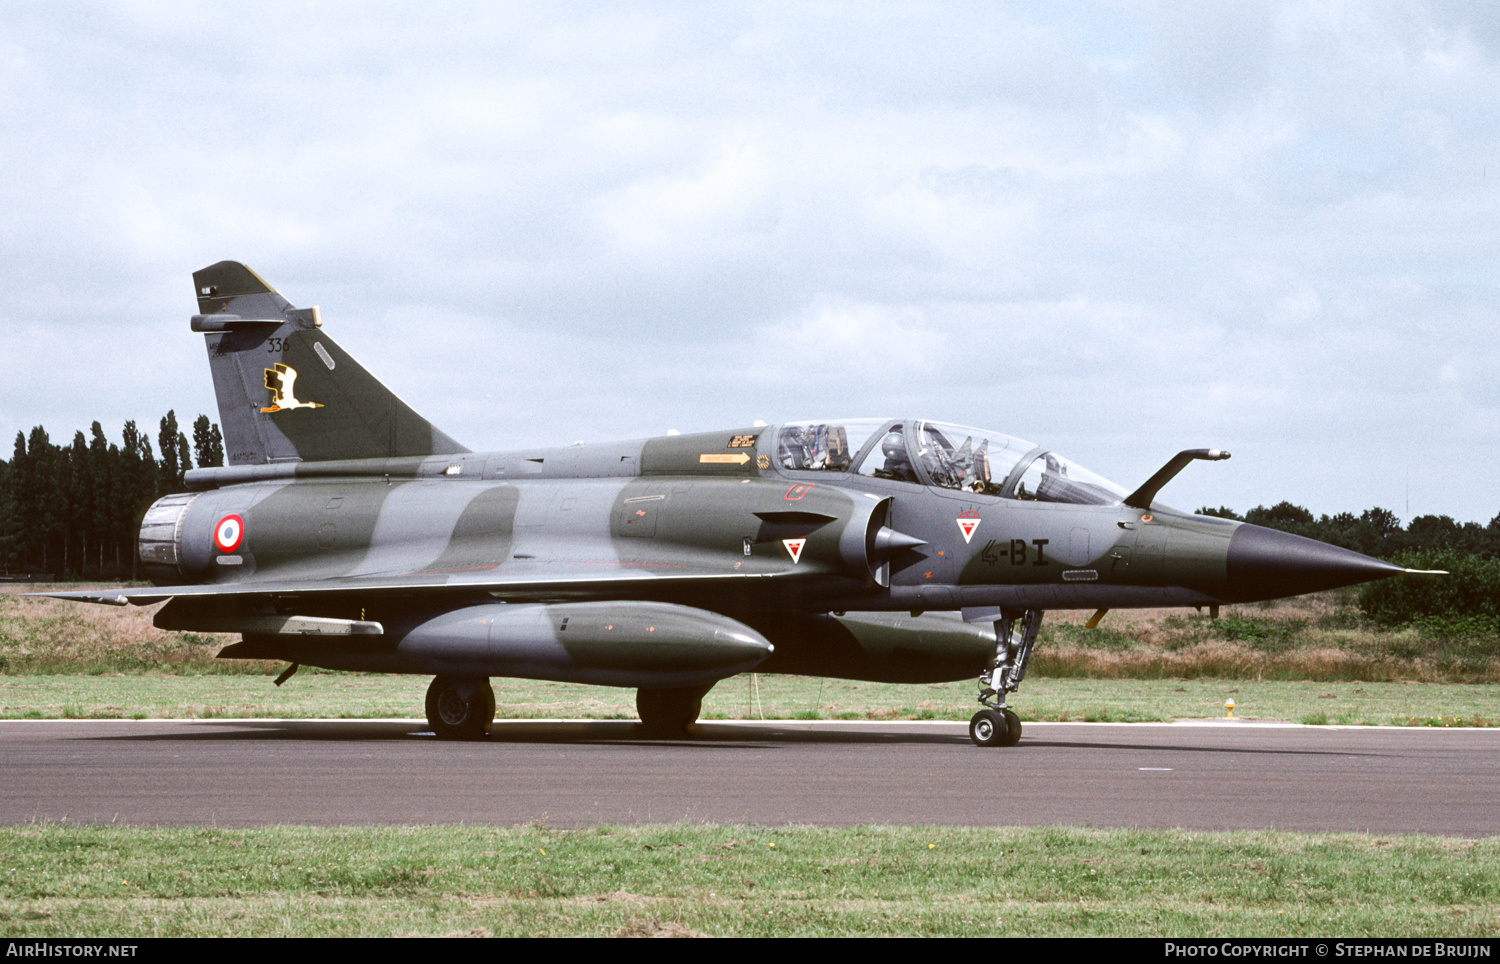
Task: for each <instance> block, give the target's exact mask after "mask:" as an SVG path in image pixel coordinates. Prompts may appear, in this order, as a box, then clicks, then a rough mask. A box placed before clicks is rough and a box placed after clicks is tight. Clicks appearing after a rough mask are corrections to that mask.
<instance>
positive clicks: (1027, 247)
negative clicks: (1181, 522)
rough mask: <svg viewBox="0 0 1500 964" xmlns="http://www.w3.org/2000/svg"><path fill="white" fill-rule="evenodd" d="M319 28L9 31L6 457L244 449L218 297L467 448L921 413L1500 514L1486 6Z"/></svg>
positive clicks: (576, 9)
mask: <svg viewBox="0 0 1500 964" xmlns="http://www.w3.org/2000/svg"><path fill="white" fill-rule="evenodd" d="M306 6H307V5H304V4H289V5H285V6H279V5H275V4H252V5H245V4H233V5H230V4H204V5H192V4H179V3H171V4H166V3H133V4H132V3H123V2H112V3H101V4H67V3H46V4H25V3H18V4H5V5H4V6H3V7H0V112H3V113H0V325H3V340H0V345H3V347H0V357H3V359H4V362H5V364H4V370H5V374H6V377H5V378H4V379H3V380H0V432H3V433H4V439H5V441H4V448H5V450H4V452H3V457H6V458H8V457H9V454H10V443H9V440H10V439H13V438H14V435H15V433H16V432H17V431H29V429H30V428H31V426H33V425H36V424H42V425H45V426H46V428H47V429H48V430H49V431H50V433H51V434H52V438H53V440H54V441H58V442H63V443H67V442H68V441H69V440H70V439H71V437H72V434H73V432H74V431H75V430H76V429H80V428H82V429H85V430H86V429H87V427H88V424H89V422H90V421H92V420H94V419H99V420H100V421H101V422H102V423H103V424H104V427H105V429H106V431H107V432H108V434H109V435H110V437H111V438H113V439H116V440H118V437H119V430H120V426H121V424H122V423H123V422H124V421H125V420H126V419H135V420H137V422H138V423H141V424H143V425H144V426H149V428H150V430H151V433H152V435H153V437H154V435H155V430H156V422H157V420H158V419H159V418H160V417H161V415H162V414H163V413H165V411H166V410H167V409H169V408H171V409H175V410H176V412H177V415H178V418H179V420H180V421H182V422H184V423H190V422H191V420H192V419H193V418H194V417H195V416H196V415H197V414H198V413H199V412H207V413H209V414H210V415H211V416H212V417H213V418H214V419H215V420H216V421H217V420H218V413H217V409H216V407H215V403H214V398H213V392H212V387H211V384H210V382H209V376H208V367H207V364H206V361H205V359H204V352H203V347H202V343H201V336H199V335H194V334H192V333H191V332H190V331H189V330H188V317H189V316H190V315H191V314H192V313H193V312H194V311H195V310H196V308H195V302H194V300H193V293H192V283H191V279H190V277H189V276H190V274H191V272H192V271H194V270H195V269H198V268H201V267H204V266H206V265H208V264H211V263H213V262H216V261H219V260H223V259H233V260H237V261H243V262H245V263H246V264H249V265H250V266H251V267H253V268H254V269H255V270H256V271H257V272H259V273H260V274H261V275H262V276H263V277H265V278H266V279H267V280H268V281H269V282H270V283H271V284H273V285H274V286H276V287H277V289H278V290H280V291H281V292H282V294H284V295H285V296H286V297H287V298H288V299H289V300H291V301H292V303H293V304H296V305H299V306H305V305H312V304H317V305H320V306H321V307H322V312H323V320H324V325H325V330H326V331H327V332H328V334H329V335H331V336H332V337H334V338H335V339H337V340H338V341H339V343H340V344H342V345H343V346H344V347H345V348H346V349H348V350H349V351H350V352H352V353H353V354H354V355H355V356H356V357H358V358H359V359H360V360H361V361H362V362H363V363H364V364H365V365H366V367H368V368H369V369H370V370H371V371H372V372H374V373H375V374H376V375H377V376H378V377H381V378H382V379H383V380H385V381H386V382H387V384H389V385H390V386H391V387H392V388H393V389H395V390H396V391H397V392H398V393H399V394H401V395H402V396H403V397H404V398H405V399H406V400H407V401H408V402H410V403H411V404H412V405H413V406H414V407H415V408H416V409H417V410H418V411H420V412H421V413H422V414H424V415H425V416H426V417H428V418H429V419H430V420H432V421H433V422H434V423H436V424H438V425H439V426H441V427H442V428H444V429H445V430H446V431H447V432H448V433H449V434H451V435H453V436H454V437H455V438H457V439H459V440H460V441H462V442H463V443H464V444H466V445H468V446H470V447H471V448H474V449H480V450H484V449H502V448H512V447H522V446H533V445H538V444H567V443H569V442H572V441H574V440H578V439H584V440H593V441H599V440H605V439H610V438H626V437H640V436H647V435H659V434H663V433H665V432H666V431H667V430H668V429H672V428H675V429H679V430H681V431H684V432H687V431H695V430H708V429H719V428H731V427H737V426H743V425H746V424H748V423H749V422H751V421H752V420H754V419H764V420H766V421H770V422H776V421H780V420H785V419H797V418H808V417H818V416H822V417H850V416H867V415H868V416H874V415H886V414H910V415H916V416H922V417H927V418H934V419H940V420H946V421H954V422H960V423H964V424H969V425H977V426H981V427H985V428H990V429H994V430H998V431H1002V432H1007V433H1010V434H1013V435H1018V436H1020V437H1022V438H1025V439H1028V440H1031V441H1034V442H1037V443H1039V444H1044V445H1047V446H1049V447H1051V448H1055V449H1057V450H1058V451H1060V452H1062V453H1063V454H1065V455H1067V456H1069V457H1071V458H1073V459H1074V460H1076V461H1078V462H1080V463H1082V464H1083V465H1085V466H1087V467H1089V468H1091V469H1093V470H1094V471H1096V472H1099V473H1100V474H1102V475H1105V476H1107V477H1109V478H1111V479H1113V480H1114V481H1116V482H1118V483H1119V484H1121V485H1123V486H1125V487H1126V488H1133V487H1134V486H1135V485H1137V484H1139V483H1140V482H1141V481H1143V480H1144V479H1145V478H1146V477H1147V476H1148V475H1149V474H1150V473H1151V472H1152V471H1154V470H1155V469H1156V468H1157V467H1159V466H1160V465H1161V463H1163V462H1164V461H1166V459H1168V458H1169V457H1170V456H1171V455H1172V454H1173V453H1175V452H1177V451H1178V450H1179V449H1183V448H1193V447H1199V446H1214V447H1222V448H1227V449H1229V450H1231V451H1232V452H1233V453H1234V458H1233V459H1232V460H1231V461H1229V462H1222V463H1212V464H1210V463H1198V464H1196V465H1194V466H1193V467H1191V468H1189V469H1188V470H1186V471H1185V472H1184V473H1183V475H1181V476H1179V477H1178V479H1177V480H1176V481H1174V482H1173V483H1172V484H1171V485H1170V486H1168V488H1167V489H1165V490H1164V491H1163V493H1162V498H1163V500H1164V501H1166V502H1169V503H1171V504H1173V505H1178V506H1181V507H1184V508H1195V507H1197V506H1199V505H1204V504H1208V505H1214V506H1217V505H1221V504H1222V505H1228V506H1230V507H1233V508H1235V509H1238V510H1239V511H1241V512H1243V511H1245V510H1246V509H1248V508H1250V507H1251V506H1254V505H1256V504H1259V503H1265V504H1269V503H1272V502H1276V501H1279V500H1281V499H1290V500H1291V501H1293V502H1296V503H1299V504H1301V505H1305V506H1307V507H1309V508H1311V509H1312V510H1313V511H1315V512H1319V513H1322V512H1328V513H1333V512H1339V511H1344V510H1352V511H1355V512H1358V511H1360V510H1362V509H1365V508H1368V507H1370V506H1372V505H1380V506H1384V507H1386V508H1389V509H1392V510H1393V511H1395V512H1396V514H1397V515H1399V516H1401V517H1402V518H1403V520H1407V519H1410V518H1411V517H1412V516H1415V515H1422V514H1427V513H1441V514H1448V515H1452V516H1454V517H1456V518H1458V519H1459V520H1476V521H1479V522H1487V521H1489V520H1490V519H1491V518H1493V517H1494V516H1495V515H1496V513H1497V512H1500V486H1497V483H1496V479H1497V477H1500V376H1497V371H1500V328H1497V320H1500V319H1497V308H1500V289H1497V275H1496V271H1497V254H1500V237H1497V236H1500V191H1497V187H1500V69H1497V67H1500V5H1495V4H1483V3H1471V4H1458V3H1454V4H1448V3H1417V2H1399V3H1378V2H1369V0H1360V2H1351V3H1337V2H1334V3H1317V2H1298V3H1289V4H1275V3H1246V4H1234V3H1222V2H1215V3H1204V4H1182V3H1161V4H1154V3H1119V4H1107V3H1056V4H1043V3H1028V4H1004V3H981V4H974V5H963V4H958V3H951V2H945V3H938V4H932V5H923V4H898V3H881V4H870V3H847V4H817V3H787V4H774V3H771V4H752V3H737V4H723V5H710V4H703V3H682V4H651V3H619V4H598V5H591V4H585V3H567V4H547V3H544V4H535V5H530V4H499V3H484V4H478V5H467V4H435V3H424V4H421V5H417V4H404V5H388V6H377V5H373V4H366V3H361V4H350V5H333V4H329V5H317V6H315V7H313V9H312V10H308V9H305V7H306ZM1408 487H1409V500H1410V502H1409V505H1410V508H1409V510H1408V507H1407V506H1408V503H1407V500H1408Z"/></svg>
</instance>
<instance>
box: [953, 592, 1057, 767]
mask: <svg viewBox="0 0 1500 964" xmlns="http://www.w3.org/2000/svg"><path fill="white" fill-rule="evenodd" d="M1041 627H1042V610H1040V609H1001V610H1000V618H999V619H997V620H995V661H994V662H993V663H991V664H990V668H989V669H988V670H987V671H986V672H985V673H983V674H982V675H981V676H980V677H979V702H981V703H983V704H984V705H985V707H986V709H982V710H980V711H979V712H978V713H975V714H974V718H973V719H971V720H969V739H971V740H973V741H974V745H975V746H1015V745H1016V744H1017V743H1019V742H1020V740H1021V718H1020V717H1018V716H1016V714H1015V713H1014V712H1012V711H1011V709H1010V707H1008V706H1006V705H1005V697H1006V694H1007V693H1014V692H1015V691H1016V690H1017V689H1019V688H1020V686H1021V680H1023V679H1025V678H1026V664H1027V663H1029V662H1031V648H1032V646H1033V645H1035V643H1036V634H1037V630H1039V629H1041Z"/></svg>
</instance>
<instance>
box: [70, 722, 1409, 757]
mask: <svg viewBox="0 0 1500 964" xmlns="http://www.w3.org/2000/svg"><path fill="white" fill-rule="evenodd" d="M145 723H146V725H149V721H145ZM1174 736H1179V735H1176V734H1174ZM73 739H81V740H103V741H124V742H194V743H196V742H204V741H209V742H236V741H261V740H280V741H293V742H333V743H358V742H391V741H402V742H408V741H422V742H431V743H433V744H437V745H440V746H445V747H455V748H470V749H477V748H481V747H485V746H505V745H512V744H557V745H598V746H660V747H682V748H702V749H708V748H713V749H724V750H729V749H756V748H771V747H776V746H795V745H836V744H837V745H849V746H857V745H881V746H892V745H930V746H950V747H968V746H969V738H968V735H967V733H965V732H964V731H963V730H961V729H959V724H957V723H955V725H954V730H953V731H952V732H949V731H946V730H937V729H934V728H932V727H929V726H923V727H920V728H918V727H912V728H910V729H906V728H902V727H901V724H900V723H892V724H891V725H890V728H889V729H887V728H884V727H881V728H875V727H869V726H863V725H862V726H858V727H853V726H851V727H838V726H836V725H830V724H824V725H820V726H815V727H801V726H797V725H795V724H791V725H778V724H777V723H775V722H764V723H760V722H757V723H753V724H746V723H739V722H731V721H708V722H706V723H701V724H698V726H697V727H695V732H692V733H690V734H688V735H686V736H683V737H677V738H662V737H652V736H650V735H648V734H646V733H645V732H644V731H643V729H642V726H641V724H640V723H638V722H636V721H634V720H561V721H560V720H500V721H496V724H495V727H494V730H493V731H492V732H491V733H490V735H489V737H488V738H486V739H485V740H482V741H465V742H454V743H440V742H439V741H438V740H436V739H435V738H434V737H433V736H432V732H431V730H429V729H428V728H427V726H426V724H425V723H423V722H421V721H417V720H412V721H388V720H265V721H258V720H233V721H227V720H226V721H215V720H202V721H199V722H197V723H194V724H191V725H185V724H182V723H173V724H171V725H170V728H168V729H164V730H157V731H156V732H143V733H131V734H119V733H117V734H109V735H101V736H92V735H85V736H78V737H73ZM973 749H974V750H975V752H979V748H978V747H973ZM1038 750H1116V751H1134V752H1149V753H1208V754H1215V755H1218V754H1226V753H1231V754H1233V753H1239V754H1254V755H1273V756H1275V755H1282V756H1312V757H1318V756H1345V757H1347V756H1362V757H1383V756H1388V755H1389V754H1388V753H1383V752H1370V751H1360V750H1356V749H1353V748H1350V747H1328V748H1306V747H1303V748H1298V747H1294V746H1289V745H1280V746H1246V745H1243V744H1240V745H1224V744H1222V743H1220V744H1212V743H1208V744H1193V743H1183V742H1180V736H1179V738H1178V739H1174V740H1172V741H1170V742H1168V741H1163V742H1159V743H1153V742H1141V741H1136V740H1129V741H1126V740H1118V741H1117V740H1077V739H1073V740H1063V739H1048V738H1044V737H1034V736H1023V737H1022V738H1021V742H1020V743H1019V744H1018V745H1016V746H1015V747H1012V748H1009V749H992V750H989V751H988V752H989V753H990V754H993V755H995V756H996V757H1001V756H1003V755H1004V754H1007V753H1009V754H1014V753H1025V752H1028V751H1038Z"/></svg>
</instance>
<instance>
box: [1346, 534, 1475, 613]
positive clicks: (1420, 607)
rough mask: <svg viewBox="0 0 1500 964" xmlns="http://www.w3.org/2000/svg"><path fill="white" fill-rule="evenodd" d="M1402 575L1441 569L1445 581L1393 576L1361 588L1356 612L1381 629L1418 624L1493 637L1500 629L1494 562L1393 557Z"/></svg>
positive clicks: (1434, 553)
mask: <svg viewBox="0 0 1500 964" xmlns="http://www.w3.org/2000/svg"><path fill="white" fill-rule="evenodd" d="M1391 561H1392V562H1394V563H1396V564H1397V565H1401V566H1405V567H1407V568H1408V569H1444V570H1447V572H1448V575H1446V576H1396V577H1394V578H1392V579H1382V580H1380V581H1379V582H1371V583H1366V584H1365V585H1364V586H1363V587H1362V588H1361V589H1360V592H1359V608H1360V609H1362V610H1364V612H1365V614H1366V615H1368V616H1369V617H1370V618H1371V619H1374V620H1375V621H1376V622H1379V623H1384V624H1385V625H1387V626H1395V625H1400V624H1404V623H1422V624H1425V625H1427V626H1429V627H1432V628H1438V627H1449V628H1450V631H1457V632H1459V633H1463V632H1475V631H1477V632H1493V631H1495V629H1496V628H1497V627H1500V559H1480V558H1478V557H1477V556H1471V555H1468V554H1467V553H1461V552H1453V551H1451V550H1428V551H1423V552H1402V553H1397V555H1396V556H1395V558H1393V559H1392V560H1391Z"/></svg>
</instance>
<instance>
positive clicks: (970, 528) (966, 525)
mask: <svg viewBox="0 0 1500 964" xmlns="http://www.w3.org/2000/svg"><path fill="white" fill-rule="evenodd" d="M979 523H980V518H979V513H977V512H965V513H964V514H963V515H961V516H959V517H958V531H959V532H962V533H963V534H964V544H965V545H968V543H969V540H970V539H972V538H974V530H975V529H978V528H979Z"/></svg>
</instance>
